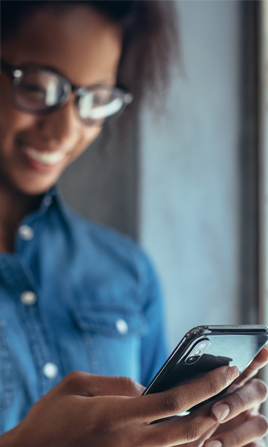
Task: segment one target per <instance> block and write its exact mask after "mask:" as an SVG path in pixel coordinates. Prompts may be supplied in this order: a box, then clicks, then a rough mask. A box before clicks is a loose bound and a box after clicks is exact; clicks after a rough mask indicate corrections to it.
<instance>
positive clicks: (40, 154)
mask: <svg viewBox="0 0 268 447" xmlns="http://www.w3.org/2000/svg"><path fill="white" fill-rule="evenodd" d="M23 152H24V153H25V154H26V155H27V156H28V157H29V158H31V159H32V160H35V161H38V162H39V163H42V164H44V165H50V166H52V165H54V164H57V163H59V162H60V161H62V160H63V159H64V158H65V156H66V153H67V151H63V150H59V151H55V152H46V151H39V150H37V149H34V148H33V147H29V146H27V147H24V148H23Z"/></svg>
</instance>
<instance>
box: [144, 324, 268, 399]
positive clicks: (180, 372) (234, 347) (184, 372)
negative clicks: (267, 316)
mask: <svg viewBox="0 0 268 447" xmlns="http://www.w3.org/2000/svg"><path fill="white" fill-rule="evenodd" d="M267 340H268V328H267V327H266V326H264V325H240V326H198V327H195V328H193V329H191V330H190V331H189V332H188V333H187V334H186V335H185V336H184V337H183V339H182V340H181V341H180V343H179V344H178V345H177V347H176V348H175V349H174V351H173V352H172V353H171V355H170V356H169V358H168V359H167V361H166V362H165V364H164V365H163V366H162V368H161V369H160V370H159V372H158V373H157V374H156V376H155V377H154V378H153V380H152V381H151V383H150V384H149V386H148V387H147V388H146V390H145V391H144V393H143V394H149V393H157V392H161V391H165V390H167V389H170V388H173V387H175V386H177V385H181V384H183V383H184V382H186V381H188V380H191V379H194V378H196V377H199V376H201V375H202V374H204V373H206V372H208V371H210V370H213V369H215V368H218V367H220V366H224V365H229V366H234V365H235V366H237V368H238V369H239V371H240V373H241V372H242V371H244V369H246V367H247V366H248V365H249V363H250V362H251V361H252V360H253V358H254V357H255V356H256V355H257V353H258V352H259V351H260V350H261V348H262V347H263V346H264V345H265V344H266V342H267Z"/></svg>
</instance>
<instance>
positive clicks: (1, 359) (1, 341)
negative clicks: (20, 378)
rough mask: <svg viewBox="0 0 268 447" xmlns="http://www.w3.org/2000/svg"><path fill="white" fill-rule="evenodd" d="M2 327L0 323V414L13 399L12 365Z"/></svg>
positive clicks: (2, 324)
mask: <svg viewBox="0 0 268 447" xmlns="http://www.w3.org/2000/svg"><path fill="white" fill-rule="evenodd" d="M4 327H5V325H4V322H2V321H0V412H2V411H4V410H6V409H7V408H8V407H10V405H11V403H12V401H13V399H14V365H13V363H12V358H11V352H10V349H9V346H8V344H7V339H6V334H5V331H4Z"/></svg>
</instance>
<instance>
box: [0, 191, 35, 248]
mask: <svg viewBox="0 0 268 447" xmlns="http://www.w3.org/2000/svg"><path fill="white" fill-rule="evenodd" d="M40 200H41V196H30V195H27V194H23V193H21V192H19V191H15V190H12V189H10V188H7V187H3V186H2V185H1V187H0V204H1V206H0V251H2V252H3V251H4V252H8V253H12V252H13V251H14V241H15V234H16V231H17V228H18V226H19V224H20V222H21V221H22V219H23V218H24V217H25V216H26V215H27V214H29V213H30V212H32V211H34V210H35V209H36V208H37V207H38V205H39V203H40Z"/></svg>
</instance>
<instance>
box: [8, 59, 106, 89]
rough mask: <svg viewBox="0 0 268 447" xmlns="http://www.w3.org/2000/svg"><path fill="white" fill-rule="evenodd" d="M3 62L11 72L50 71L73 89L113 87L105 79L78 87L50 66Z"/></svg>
mask: <svg viewBox="0 0 268 447" xmlns="http://www.w3.org/2000/svg"><path fill="white" fill-rule="evenodd" d="M0 60H1V62H4V64H5V65H6V66H7V68H8V69H9V71H14V70H22V71H23V70H27V69H28V70H29V69H39V70H44V71H50V72H51V73H55V74H57V75H59V76H61V77H62V78H64V79H65V80H66V81H67V82H69V83H70V85H71V86H72V88H76V89H78V88H91V87H97V86H101V85H105V86H107V87H112V85H110V84H111V80H108V79H103V80H100V81H98V82H97V83H94V84H89V85H77V84H73V83H72V82H71V81H70V79H68V77H67V76H65V75H64V74H63V73H62V72H61V71H60V70H58V69H57V68H55V67H52V66H50V65H39V64H36V63H32V62H27V63H25V64H23V65H16V66H15V65H12V64H10V63H9V62H7V61H6V60H5V59H3V58H1V59H0Z"/></svg>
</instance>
